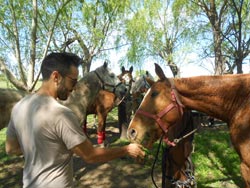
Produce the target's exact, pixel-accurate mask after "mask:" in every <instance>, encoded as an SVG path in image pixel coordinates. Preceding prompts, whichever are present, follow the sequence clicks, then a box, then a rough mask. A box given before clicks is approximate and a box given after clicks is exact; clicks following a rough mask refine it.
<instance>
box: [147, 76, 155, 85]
mask: <svg viewBox="0 0 250 188" xmlns="http://www.w3.org/2000/svg"><path fill="white" fill-rule="evenodd" d="M146 81H147V82H148V84H149V85H150V87H151V86H152V85H153V84H154V83H155V81H154V80H152V79H150V78H149V77H146Z"/></svg>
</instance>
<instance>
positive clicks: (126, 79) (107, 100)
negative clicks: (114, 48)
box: [84, 66, 133, 146]
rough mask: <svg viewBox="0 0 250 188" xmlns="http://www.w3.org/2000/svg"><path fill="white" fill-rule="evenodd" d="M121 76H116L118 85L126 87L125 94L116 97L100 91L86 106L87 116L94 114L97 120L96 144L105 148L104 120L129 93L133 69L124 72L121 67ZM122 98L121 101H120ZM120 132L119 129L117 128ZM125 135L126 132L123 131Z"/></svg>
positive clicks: (108, 92) (111, 92) (105, 91)
mask: <svg viewBox="0 0 250 188" xmlns="http://www.w3.org/2000/svg"><path fill="white" fill-rule="evenodd" d="M121 71H122V72H121V74H120V75H118V76H117V78H118V79H119V80H120V83H122V84H123V85H124V86H125V87H126V92H124V95H123V96H120V97H119V96H117V94H116V93H115V92H114V91H108V90H103V89H102V90H100V91H99V93H98V95H96V97H95V99H94V103H92V104H91V105H89V106H88V108H87V115H89V114H95V115H96V116H97V119H98V125H97V137H98V138H97V143H98V144H100V145H103V146H105V144H106V143H105V140H106V132H105V129H106V119H107V116H108V113H109V112H110V111H111V110H112V109H113V108H114V107H115V106H118V104H120V102H121V101H123V100H124V97H125V96H127V94H128V93H129V91H130V88H131V84H130V83H132V81H133V77H132V71H133V67H130V69H129V70H126V69H125V68H124V66H122V69H121ZM121 97H122V99H121ZM86 123H87V122H85V126H84V131H85V132H87V129H86ZM119 129H120V132H121V128H120V127H119ZM125 133H126V131H125Z"/></svg>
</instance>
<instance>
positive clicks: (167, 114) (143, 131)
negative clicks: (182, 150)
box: [127, 64, 182, 148]
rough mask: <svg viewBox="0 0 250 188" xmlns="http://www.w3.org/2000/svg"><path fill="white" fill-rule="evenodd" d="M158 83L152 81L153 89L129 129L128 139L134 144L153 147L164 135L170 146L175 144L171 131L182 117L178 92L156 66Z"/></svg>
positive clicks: (148, 92)
mask: <svg viewBox="0 0 250 188" xmlns="http://www.w3.org/2000/svg"><path fill="white" fill-rule="evenodd" d="M155 72H156V74H157V76H158V77H159V80H158V81H157V82H154V81H153V80H151V81H150V84H151V87H150V88H149V90H148V91H147V93H146V94H145V96H144V98H143V101H142V103H141V104H140V106H139V108H138V110H137V112H136V113H135V116H134V117H133V119H132V121H131V122H130V125H129V128H128V132H127V133H128V138H129V139H130V140H131V141H132V142H138V143H142V144H143V145H144V146H145V147H148V148H150V147H152V145H153V143H154V142H155V141H156V140H158V139H159V138H160V137H161V135H164V140H165V142H167V143H168V144H173V142H172V141H171V139H173V135H171V129H172V127H174V126H173V125H175V124H176V123H177V122H178V121H179V120H180V119H181V115H182V113H181V112H182V108H181V104H179V102H178V100H177V98H178V96H176V92H174V91H173V90H174V89H173V87H174V86H173V84H172V82H171V80H169V79H168V78H166V76H165V75H164V72H163V71H162V69H161V68H160V66H159V65H157V64H155Z"/></svg>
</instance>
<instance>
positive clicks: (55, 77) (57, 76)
mask: <svg viewBox="0 0 250 188" xmlns="http://www.w3.org/2000/svg"><path fill="white" fill-rule="evenodd" d="M50 79H51V80H53V81H54V82H56V83H59V82H61V79H62V76H61V75H60V74H59V72H58V71H53V72H52V73H51V75H50Z"/></svg>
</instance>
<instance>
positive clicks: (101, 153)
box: [71, 139, 145, 163]
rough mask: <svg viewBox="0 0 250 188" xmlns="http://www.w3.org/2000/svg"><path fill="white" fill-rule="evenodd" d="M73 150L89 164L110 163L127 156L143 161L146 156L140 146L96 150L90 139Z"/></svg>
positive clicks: (132, 145)
mask: <svg viewBox="0 0 250 188" xmlns="http://www.w3.org/2000/svg"><path fill="white" fill-rule="evenodd" d="M71 150H72V151H73V152H74V153H75V154H77V155H78V156H80V157H81V158H82V159H83V160H84V161H85V162H87V163H99V162H108V161H110V160H113V159H116V158H119V157H123V156H126V155H128V156H130V157H132V158H135V159H143V158H144V156H145V152H144V151H143V150H142V146H141V145H138V144H129V145H126V146H122V147H113V148H95V147H93V145H92V143H91V142H90V141H89V140H88V139H86V140H85V141H84V142H83V143H81V144H79V145H77V146H75V147H74V148H72V149H71Z"/></svg>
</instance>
